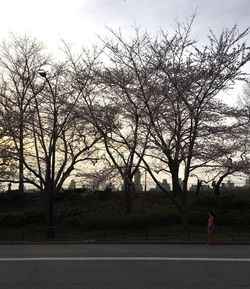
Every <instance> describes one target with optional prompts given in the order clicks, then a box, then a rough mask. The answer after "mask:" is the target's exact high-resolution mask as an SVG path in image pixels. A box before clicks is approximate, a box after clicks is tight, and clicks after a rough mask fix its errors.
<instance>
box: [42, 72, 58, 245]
mask: <svg viewBox="0 0 250 289" xmlns="http://www.w3.org/2000/svg"><path fill="white" fill-rule="evenodd" d="M38 73H39V75H40V76H41V77H43V78H44V79H45V81H46V82H47V83H48V85H49V89H50V92H51V95H52V98H53V107H54V111H53V114H54V115H53V130H52V148H51V150H52V151H51V157H52V162H51V168H50V195H49V215H48V218H49V219H48V229H47V235H46V236H47V239H54V238H55V227H54V193H55V156H56V146H55V143H56V123H57V114H56V110H55V108H56V107H55V105H56V103H55V100H56V97H55V94H54V91H53V89H52V86H51V83H50V81H49V79H48V78H47V75H46V72H45V71H44V70H40V71H38Z"/></svg>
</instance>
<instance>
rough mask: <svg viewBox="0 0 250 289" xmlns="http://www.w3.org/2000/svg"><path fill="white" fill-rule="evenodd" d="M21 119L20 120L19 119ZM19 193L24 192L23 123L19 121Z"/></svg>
mask: <svg viewBox="0 0 250 289" xmlns="http://www.w3.org/2000/svg"><path fill="white" fill-rule="evenodd" d="M21 121H22V120H21ZM19 146H20V147H19V186H18V190H19V193H21V194H22V193H23V192H24V184H23V125H22V123H21V126H20V141H19Z"/></svg>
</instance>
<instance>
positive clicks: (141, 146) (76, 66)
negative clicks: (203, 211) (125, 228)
mask: <svg viewBox="0 0 250 289" xmlns="http://www.w3.org/2000/svg"><path fill="white" fill-rule="evenodd" d="M192 22H193V19H192V20H191V21H190V22H188V23H186V24H179V23H177V25H176V29H175V30H174V31H173V32H172V33H171V34H170V33H166V32H164V31H161V32H160V33H158V34H157V35H156V36H152V35H149V34H148V33H146V32H143V33H142V32H141V31H140V30H139V29H135V33H134V36H133V37H130V38H128V37H124V36H123V35H122V33H121V32H120V31H118V32H115V31H113V30H111V29H110V30H109V36H108V37H107V38H102V39H101V45H99V47H94V48H92V49H91V50H82V52H81V53H80V54H77V53H74V52H73V51H72V49H71V48H70V47H69V46H68V45H66V44H65V43H64V48H63V50H64V55H65V58H64V60H63V61H61V62H53V60H52V58H51V56H49V55H47V54H46V52H45V49H44V48H43V45H42V44H41V43H40V42H38V41H37V40H35V39H33V38H32V37H30V36H21V37H19V36H12V37H11V40H10V41H9V42H2V44H1V47H0V67H1V83H0V94H1V95H0V106H1V107H0V113H1V120H0V121H1V125H0V130H1V131H0V133H1V135H0V141H1V150H0V152H1V168H2V170H1V174H2V180H5V181H9V180H10V179H12V180H13V181H16V182H17V183H18V184H19V191H20V192H23V186H24V182H25V183H30V184H32V185H33V186H35V187H36V188H37V189H39V191H40V192H41V193H42V194H43V196H44V198H45V200H48V198H49V192H50V191H51V187H52V186H53V190H54V192H55V193H59V192H60V190H61V188H62V186H63V184H64V182H65V180H66V179H67V178H68V177H69V176H70V174H72V173H73V172H74V170H75V169H76V168H78V170H79V167H80V166H79V164H81V165H82V170H85V171H87V170H88V165H90V164H91V161H93V160H97V159H99V164H98V165H99V166H100V170H101V167H102V168H104V169H105V171H106V172H109V176H115V177H116V178H117V179H118V178H119V179H120V180H122V183H123V188H124V192H125V198H126V204H127V207H126V212H127V213H130V212H131V211H132V196H133V190H134V184H133V177H134V175H135V173H136V171H137V170H138V169H139V168H143V169H145V170H147V171H148V172H149V174H150V176H151V177H152V178H153V180H154V181H155V182H156V183H157V184H158V185H159V187H161V186H160V183H159V178H158V177H157V173H159V172H161V173H165V174H169V175H170V176H171V179H172V192H167V191H164V188H161V189H162V190H163V191H164V192H165V193H166V194H167V195H168V197H169V198H170V200H171V201H172V202H173V204H174V205H175V206H176V207H177V208H178V209H179V211H180V215H181V220H182V225H183V226H184V227H187V226H188V222H189V221H188V187H187V184H188V181H189V178H190V176H192V175H195V174H196V175H197V174H200V178H202V179H206V178H209V177H207V176H210V175H212V172H213V177H212V178H211V180H212V179H214V180H215V178H216V181H217V184H219V182H221V181H222V179H223V178H224V177H225V176H227V175H229V174H232V173H235V172H242V173H245V174H248V173H249V120H250V117H249V98H248V96H249V90H248V91H246V93H245V98H242V100H241V105H238V106H237V107H229V106H228V105H227V104H225V103H222V102H221V101H220V100H219V98H218V93H219V92H221V91H224V90H226V89H229V88H230V87H232V85H233V84H234V83H235V81H236V80H238V79H242V78H243V77H244V73H243V72H242V67H243V66H244V65H245V64H246V63H247V62H248V61H249V58H250V54H249V47H247V45H246V42H245V38H246V35H247V34H248V30H246V31H244V32H242V33H240V32H239V31H238V30H237V27H236V26H235V27H233V28H232V29H230V30H229V29H224V30H223V31H222V33H221V34H220V35H219V36H218V37H217V36H216V35H214V34H213V33H212V32H210V36H209V37H208V42H207V45H206V46H204V47H200V46H199V45H198V44H197V42H196V41H195V40H193V39H192V37H191V31H192V29H191V28H192ZM100 160H102V163H101V164H100ZM84 162H85V164H87V165H85V166H84ZM16 172H18V176H17V174H16ZM156 172H157V173H156ZM180 178H182V181H183V185H182V186H181V184H180Z"/></svg>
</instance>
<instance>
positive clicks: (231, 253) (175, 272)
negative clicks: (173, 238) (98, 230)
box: [0, 244, 250, 289]
mask: <svg viewBox="0 0 250 289" xmlns="http://www.w3.org/2000/svg"><path fill="white" fill-rule="evenodd" d="M0 288H1V289H29V288H30V289H31V288H32V289H59V288H60V289H66V288H67V289H80V288H81V289H84V288H88V289H99V288H100V289H125V288H126V289H127V288H132V289H133V288H134V289H142V288H143V289H149V288H152V289H163V288H164V289H166V288H170V289H177V288H178V289H223V288H227V289H228V288H230V289H243V288H244V289H249V288H250V246H249V245H242V246H240V245H210V246H208V245H167V244H33V245H0Z"/></svg>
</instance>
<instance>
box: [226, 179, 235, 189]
mask: <svg viewBox="0 0 250 289" xmlns="http://www.w3.org/2000/svg"><path fill="white" fill-rule="evenodd" d="M225 187H226V189H229V190H231V189H233V188H234V183H233V182H231V181H230V180H228V181H227V182H226V184H225Z"/></svg>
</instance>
